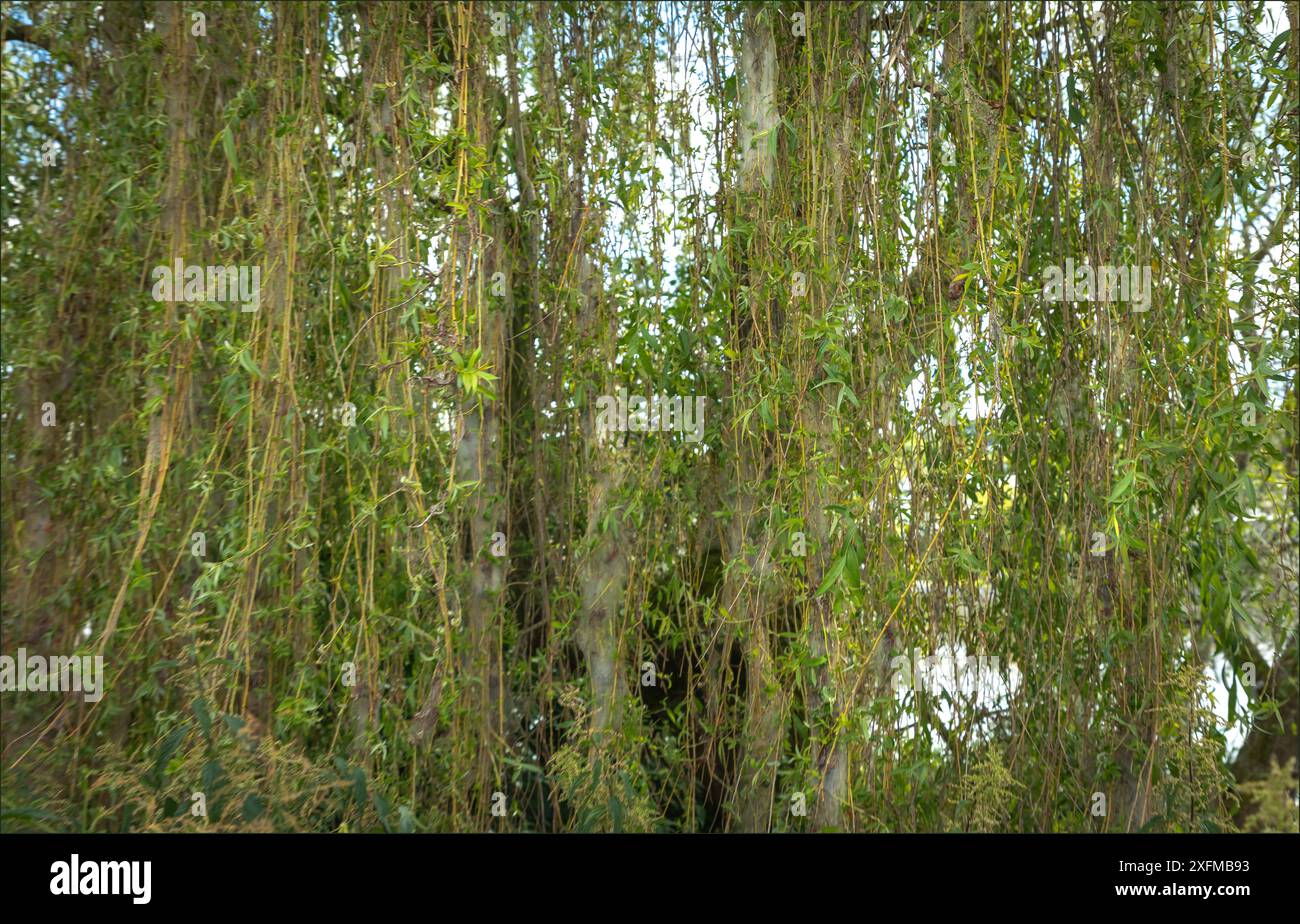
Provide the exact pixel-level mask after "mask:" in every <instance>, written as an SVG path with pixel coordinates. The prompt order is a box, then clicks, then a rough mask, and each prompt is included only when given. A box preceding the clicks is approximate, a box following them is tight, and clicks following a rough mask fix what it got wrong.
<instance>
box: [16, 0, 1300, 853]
mask: <svg viewBox="0 0 1300 924" xmlns="http://www.w3.org/2000/svg"><path fill="white" fill-rule="evenodd" d="M1297 26H1300V11H1298V10H1297V5H1296V4H1295V3H1294V2H1290V3H1285V4H1284V3H1275V2H1273V3H1265V2H1255V0H1247V2H1235V3H1228V2H1205V3H1195V4H1160V3H1153V2H1132V3H1127V2H1111V0H1107V2H1103V3H1063V2H1033V3H1009V2H961V3H910V2H909V3H901V2H893V0H890V2H869V3H867V2H863V3H802V4H800V3H795V2H785V0H783V2H777V3H741V2H737V3H698V2H676V3H649V2H620V3H589V2H551V3H532V4H508V3H469V2H430V3H366V2H359V3H358V2H337V3H320V4H300V3H234V2H224V3H220V2H205V3H201V4H191V5H185V4H175V3H171V2H157V3H146V2H123V3H95V2H71V3H53V2H36V0H33V2H11V3H5V4H4V6H3V14H2V18H0V40H2V42H0V44H3V51H4V58H3V70H2V71H0V78H2V80H3V91H4V100H3V108H2V110H0V120H2V121H0V127H2V128H3V133H4V145H3V156H2V159H0V195H2V196H3V200H2V201H3V205H2V208H3V215H2V216H0V226H2V229H3V234H4V241H3V250H2V251H0V274H2V275H0V282H2V283H3V315H2V318H3V358H2V361H0V399H2V402H3V407H2V411H3V419H2V426H3V430H2V435H3V457H2V461H3V468H4V479H3V493H2V497H3V512H4V517H3V521H4V522H3V529H2V531H0V536H2V537H3V551H4V561H3V597H2V603H3V646H2V647H3V654H4V655H6V656H7V657H8V658H10V659H17V658H18V657H19V652H20V650H21V651H22V652H23V653H24V657H26V658H30V657H32V656H41V657H56V656H79V657H84V658H88V659H90V660H89V661H85V662H82V663H85V664H86V665H89V664H91V663H93V660H94V658H96V657H99V658H102V662H100V663H102V665H103V678H102V689H101V692H100V694H99V695H87V694H86V691H85V690H84V689H82V690H75V689H68V688H67V685H66V684H63V685H60V684H58V683H57V682H55V681H54V679H51V682H49V683H46V684H44V685H43V686H45V687H46V689H45V690H44V691H42V690H41V686H42V685H40V684H28V683H27V682H26V679H27V678H26V677H24V679H23V681H22V682H20V683H19V684H18V685H17V686H15V685H13V684H10V685H8V686H6V688H5V689H6V691H7V692H5V693H4V700H3V705H4V709H3V721H2V722H0V733H2V740H0V747H2V757H3V762H2V763H0V772H2V773H3V781H4V785H3V806H2V807H3V827H4V828H5V829H6V830H32V829H35V830H78V831H80V830H91V831H128V830H129V831H140V830H186V831H201V830H313V831H358V830H363V831H366V830H394V831H482V830H513V831H610V830H620V831H662V830H673V831H860V832H873V831H881V832H883V831H914V830H921V831H956V830H1000V831H1025V830H1032V831H1137V830H1148V831H1203V830H1292V831H1294V830H1296V825H1297V821H1296V765H1295V754H1296V748H1297V683H1298V678H1297V671H1298V668H1297V618H1296V592H1297V542H1300V530H1298V527H1297V509H1296V506H1297V493H1296V492H1297V449H1296V446H1297V423H1296V400H1297V399H1296V373H1297V365H1298V357H1297V333H1298V331H1297V308H1296V305H1297V299H1296V270H1297V237H1298V235H1297V214H1296V186H1297V184H1296V175H1295V171H1296V153H1297V138H1296V125H1297V123H1298V120H1297V109H1298V107H1300V94H1298V92H1297V71H1298V70H1300V31H1298V30H1297ZM17 664H18V661H17V660H14V662H13V665H14V666H13V667H12V668H11V671H10V674H11V679H13V676H14V675H16V674H17V673H18V669H17ZM56 687H57V689H55V688H56Z"/></svg>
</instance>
